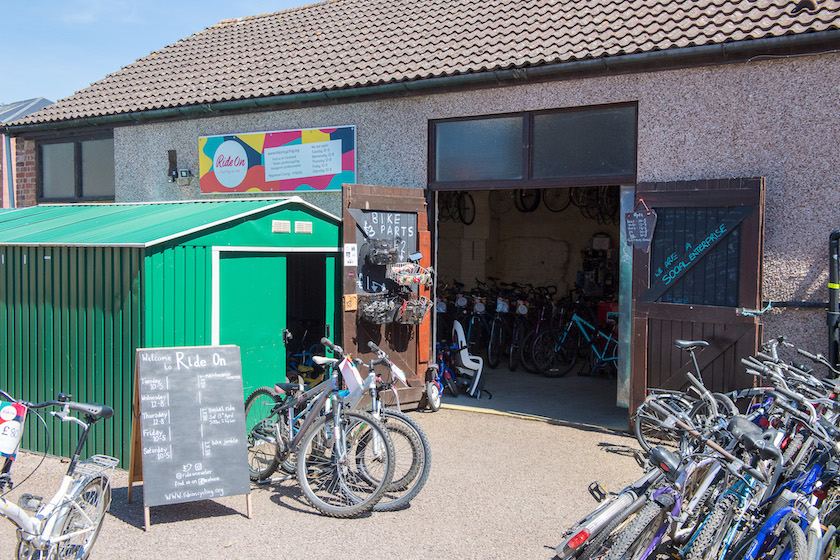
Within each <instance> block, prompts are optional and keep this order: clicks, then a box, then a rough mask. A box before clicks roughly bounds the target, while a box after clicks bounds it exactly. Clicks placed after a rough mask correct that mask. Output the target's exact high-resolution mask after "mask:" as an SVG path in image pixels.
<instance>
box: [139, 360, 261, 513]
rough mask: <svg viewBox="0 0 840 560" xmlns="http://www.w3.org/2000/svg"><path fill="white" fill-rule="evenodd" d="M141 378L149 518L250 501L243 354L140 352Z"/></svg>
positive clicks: (144, 477) (142, 443) (145, 494)
mask: <svg viewBox="0 0 840 560" xmlns="http://www.w3.org/2000/svg"><path fill="white" fill-rule="evenodd" d="M136 375H137V383H136V387H137V389H136V391H137V393H138V395H136V396H135V403H139V411H138V410H135V415H138V413H139V418H137V417H136V420H139V421H135V423H134V426H135V429H134V432H138V431H139V442H138V441H137V440H138V434H137V433H133V434H132V449H133V450H135V449H139V453H140V454H141V456H142V480H143V483H144V485H143V501H144V504H145V506H146V508H147V510H148V508H149V507H152V506H159V505H166V504H177V503H182V502H191V501H197V500H206V499H213V498H220V497H223V496H231V495H238V494H250V491H251V485H250V481H249V478H248V454H247V447H246V437H245V413H244V405H243V401H242V391H243V390H242V366H241V361H240V354H239V347H238V346H194V347H180V348H146V349H138V350H137V359H136ZM132 464H134V461H132ZM130 478H131V477H130ZM130 482H131V481H130ZM249 509H250V508H249ZM249 513H250V512H249ZM147 528H148V514H147Z"/></svg>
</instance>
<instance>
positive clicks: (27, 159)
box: [15, 139, 37, 208]
mask: <svg viewBox="0 0 840 560" xmlns="http://www.w3.org/2000/svg"><path fill="white" fill-rule="evenodd" d="M15 164H16V170H17V177H16V181H15V206H17V207H18V208H23V207H24V206H35V196H36V192H37V190H36V189H37V183H36V179H35V142H34V141H32V140H22V139H18V141H17V142H16V146H15Z"/></svg>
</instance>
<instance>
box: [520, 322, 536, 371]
mask: <svg viewBox="0 0 840 560" xmlns="http://www.w3.org/2000/svg"><path fill="white" fill-rule="evenodd" d="M538 334H539V333H538V332H537V331H531V332H529V333H528V335H527V336H526V337H525V340H523V341H522V347H521V348H520V349H519V361H520V362H521V363H522V367H523V368H524V369H525V371H527V372H528V373H537V374H538V373H540V372H539V371H537V366H536V365H534V354H533V352H532V351H531V349H532V348H533V347H534V341H535V340H536V339H537V335H538Z"/></svg>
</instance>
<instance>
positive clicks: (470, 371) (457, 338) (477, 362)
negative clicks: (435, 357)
mask: <svg viewBox="0 0 840 560" xmlns="http://www.w3.org/2000/svg"><path fill="white" fill-rule="evenodd" d="M452 339H453V342H454V343H455V344H456V345H457V346H458V348H460V350H458V351H457V352H455V353H454V354H453V357H454V360H453V361H454V365H455V369H456V370H457V371H458V372H459V373H461V374H463V375H466V376H467V377H471V378H472V382H471V383H470V386H469V389H467V393H468V394H469V395H470V396H471V397H480V396H481V391H480V390H479V388H478V387H479V381H480V380H481V373H482V371H484V360H483V359H482V358H481V356H474V355H472V354H470V353H469V350H468V349H467V337H466V335H464V327H463V326H462V325H461V323H459V322H458V321H455V322H454V323H453V324H452Z"/></svg>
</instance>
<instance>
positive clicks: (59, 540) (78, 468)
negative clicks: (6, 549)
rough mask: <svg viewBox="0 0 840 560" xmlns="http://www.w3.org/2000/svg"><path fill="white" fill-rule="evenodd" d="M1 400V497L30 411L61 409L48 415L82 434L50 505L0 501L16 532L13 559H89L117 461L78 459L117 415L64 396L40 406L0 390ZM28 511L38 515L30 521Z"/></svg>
mask: <svg viewBox="0 0 840 560" xmlns="http://www.w3.org/2000/svg"><path fill="white" fill-rule="evenodd" d="M0 398H2V399H5V400H6V401H7V402H0V418H2V419H3V420H4V422H2V423H0V439H2V441H3V446H2V450H0V451H2V456H3V457H4V463H3V468H2V470H0V492H2V491H4V490H6V489H9V490H10V489H11V488H12V479H11V474H10V471H11V467H12V462H13V459H14V456H15V454H16V453H17V447H18V446H19V444H20V440H21V438H22V436H23V427H24V423H25V421H26V416H27V412H28V411H34V410H38V409H42V408H49V407H58V408H60V409H61V410H60V411H51V412H50V414H51V415H53V416H55V417H56V418H58V419H60V420H61V421H62V422H72V423H75V424H77V425H78V426H79V427H80V429H81V430H80V432H79V440H78V442H77V444H76V449H75V451H74V452H73V456H72V457H71V459H70V464H69V465H68V467H67V472H66V474H65V475H64V477H63V478H62V480H61V484H60V485H59V488H58V491H57V492H56V493H55V495H54V496H53V497H52V498H51V499H50V500H49V501H48V502H46V503H44V502H43V498H41V497H39V496H33V495H31V494H24V495H23V496H21V498H20V500H19V501H18V503H17V504H13V503H12V502H10V501H8V500H7V499H6V498H4V497H2V496H0V515H2V516H3V517H5V518H6V519H8V520H9V521H11V522H12V523H14V524H15V526H16V527H17V539H18V541H17V545H16V547H15V558H17V559H35V558H39V559H42V560H53V559H64V558H76V559H85V558H87V557H88V556H89V555H90V552H91V549H93V545H94V543H95V542H96V538H97V537H98V536H99V531H100V529H101V528H102V522H103V521H104V519H105V513H106V512H107V511H108V508H109V507H110V504H111V475H112V474H113V472H114V468H115V467H116V466H117V464H118V463H119V460H118V459H116V458H115V457H109V456H107V455H93V456H92V457H89V458H88V459H85V460H83V461H80V460H79V457H80V456H81V453H82V451H83V449H84V446H85V443H86V441H87V437H88V433H89V431H90V428H91V426H93V424H95V423H96V422H98V421H100V420H103V419H108V418H111V417H112V416H113V415H114V410H113V409H112V408H111V407H109V406H105V405H99V404H94V403H79V402H74V401H71V400H70V398H71V397H70V395H66V394H63V393H62V394H60V395H59V396H58V400H54V401H45V402H41V403H30V402H26V401H19V400H15V399H14V398H13V397H12V396H11V395H9V394H8V393H6V392H5V391H2V390H0ZM71 411H72V412H80V413H82V415H83V416H84V420H82V419H81V418H79V417H77V416H74V415H71V414H70V412H71ZM35 414H36V416H38V415H37V413H35ZM38 418H39V419H40V418H41V417H40V416H38ZM41 421H42V422H43V419H41ZM44 425H45V426H46V424H44ZM15 439H16V440H17V441H16V442H15V441H14V440H15ZM10 444H11V445H10ZM26 511H32V512H34V513H35V515H31V516H30V515H29V514H27V513H26Z"/></svg>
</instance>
